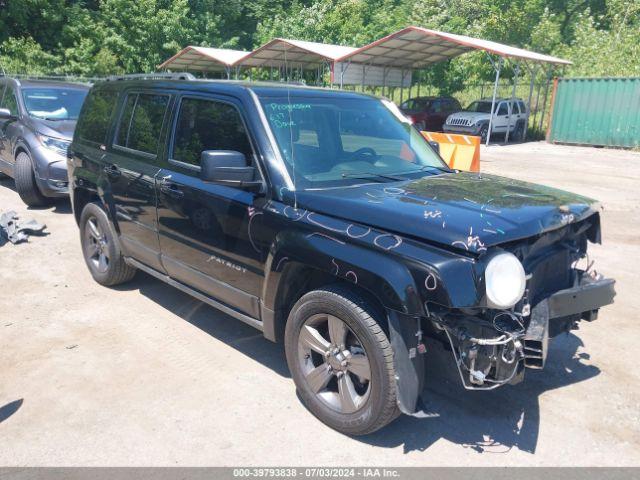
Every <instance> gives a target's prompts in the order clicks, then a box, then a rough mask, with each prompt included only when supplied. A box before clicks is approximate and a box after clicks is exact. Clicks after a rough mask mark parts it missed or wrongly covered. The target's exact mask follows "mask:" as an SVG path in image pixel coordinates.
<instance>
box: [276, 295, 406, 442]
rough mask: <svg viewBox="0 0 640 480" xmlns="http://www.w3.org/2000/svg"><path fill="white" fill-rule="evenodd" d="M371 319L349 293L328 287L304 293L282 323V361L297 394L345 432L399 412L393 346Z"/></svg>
mask: <svg viewBox="0 0 640 480" xmlns="http://www.w3.org/2000/svg"><path fill="white" fill-rule="evenodd" d="M376 318H379V315H378V314H377V310H376V309H375V308H374V307H373V306H372V305H370V304H369V303H368V302H367V301H365V300H363V299H362V298H360V297H359V296H358V295H357V294H356V293H355V292H353V291H350V290H349V289H346V288H343V287H339V286H329V287H323V288H321V289H318V290H314V291H312V292H309V293H307V294H305V295H304V296H303V297H302V298H301V299H300V300H298V302H296V304H295V305H294V306H293V309H292V310H291V313H290V314H289V319H288V321H287V326H286V331H285V351H286V354H287V364H288V365H289V370H290V371H291V375H292V377H293V380H294V382H295V384H296V387H297V390H298V393H299V395H300V398H301V399H302V401H303V403H304V405H305V406H306V407H307V408H308V409H309V410H310V411H311V413H313V415H315V416H316V417H317V418H318V419H319V420H320V421H322V422H323V423H325V424H327V425H328V426H330V427H331V428H333V429H335V430H338V431H339V432H342V433H345V434H347V435H365V434H368V433H371V432H374V431H376V430H378V429H380V428H382V427H384V426H385V425H387V424H388V423H390V422H391V421H392V420H394V419H395V418H396V417H397V416H398V415H399V413H400V412H399V410H398V407H397V402H396V383H395V371H394V367H393V350H392V348H391V345H390V343H389V340H388V339H387V335H386V334H385V332H384V331H383V330H382V328H381V327H380V323H379V322H378V321H376ZM343 332H344V333H343Z"/></svg>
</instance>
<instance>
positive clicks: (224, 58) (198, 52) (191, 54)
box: [158, 46, 249, 71]
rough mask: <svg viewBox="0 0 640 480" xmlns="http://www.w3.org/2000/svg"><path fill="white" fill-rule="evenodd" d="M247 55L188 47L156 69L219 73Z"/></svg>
mask: <svg viewBox="0 0 640 480" xmlns="http://www.w3.org/2000/svg"><path fill="white" fill-rule="evenodd" d="M248 54H249V52H245V51H244V50H229V49H226V48H210V47H197V46H188V47H186V48H183V49H182V50H180V51H179V52H178V53H176V54H175V55H174V56H173V57H171V58H170V59H169V60H166V61H165V62H164V63H162V64H161V65H159V66H158V68H160V69H162V68H166V69H169V68H170V69H172V70H198V71H216V70H218V71H219V70H224V69H225V67H231V66H232V65H234V64H235V63H237V62H238V61H239V60H241V59H242V58H244V57H246V56H247V55H248Z"/></svg>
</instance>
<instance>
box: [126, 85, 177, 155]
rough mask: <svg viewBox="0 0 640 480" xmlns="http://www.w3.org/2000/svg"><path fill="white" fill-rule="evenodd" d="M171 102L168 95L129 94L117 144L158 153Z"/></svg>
mask: <svg viewBox="0 0 640 480" xmlns="http://www.w3.org/2000/svg"><path fill="white" fill-rule="evenodd" d="M168 104H169V96H168V95H154V94H147V93H138V94H130V95H127V100H126V103H125V108H124V111H123V112H122V116H121V117H120V124H119V126H118V135H117V137H116V144H117V145H120V146H122V147H126V148H130V149H132V150H137V151H140V152H145V153H149V154H152V155H157V153H158V145H159V138H160V132H161V130H162V123H163V121H164V116H165V113H166V111H167V105H168Z"/></svg>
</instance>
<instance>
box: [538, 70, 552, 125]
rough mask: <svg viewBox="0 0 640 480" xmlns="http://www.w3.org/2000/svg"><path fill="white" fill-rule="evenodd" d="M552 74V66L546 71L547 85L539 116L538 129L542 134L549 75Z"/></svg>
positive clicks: (549, 81)
mask: <svg viewBox="0 0 640 480" xmlns="http://www.w3.org/2000/svg"><path fill="white" fill-rule="evenodd" d="M552 74H553V66H551V67H550V68H549V70H547V85H546V87H545V89H544V100H543V103H542V115H540V124H539V125H538V129H539V130H540V131H541V132H542V123H543V122H544V114H545V110H546V109H547V95H548V94H549V84H550V83H551V75H552Z"/></svg>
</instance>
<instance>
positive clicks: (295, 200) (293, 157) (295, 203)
mask: <svg viewBox="0 0 640 480" xmlns="http://www.w3.org/2000/svg"><path fill="white" fill-rule="evenodd" d="M282 48H283V49H284V75H285V81H286V80H287V46H286V45H284V44H283V46H282ZM291 110H292V108H291V92H290V86H289V82H287V111H288V112H289V139H290V142H291V143H290V145H291V168H292V170H293V208H295V209H296V210H297V209H298V195H297V192H296V190H297V188H298V187H297V186H296V154H295V148H293V117H292V114H291Z"/></svg>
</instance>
